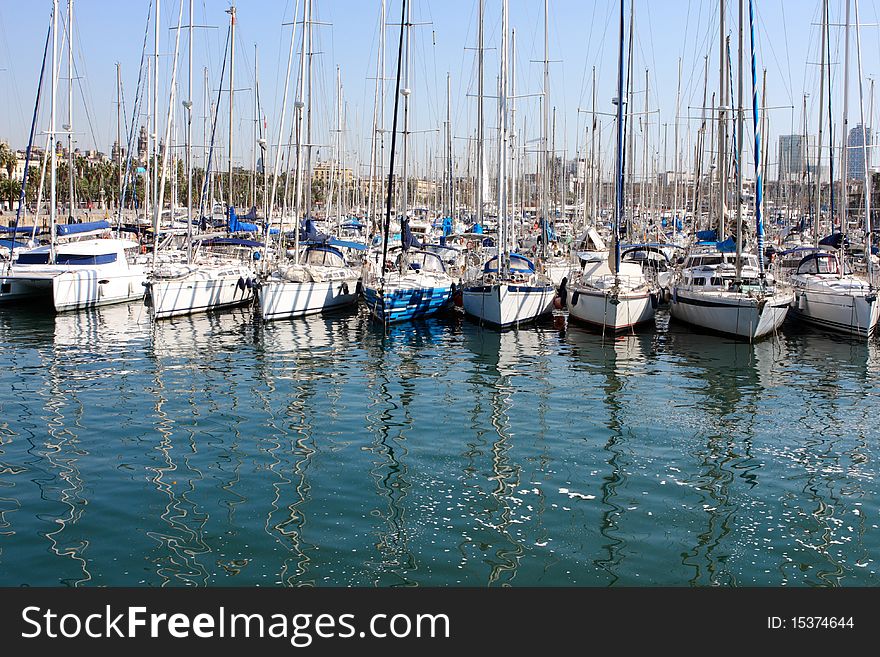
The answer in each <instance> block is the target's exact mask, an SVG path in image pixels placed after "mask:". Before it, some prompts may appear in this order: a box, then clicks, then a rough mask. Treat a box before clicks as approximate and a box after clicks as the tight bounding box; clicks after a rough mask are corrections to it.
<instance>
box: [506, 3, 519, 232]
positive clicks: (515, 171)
mask: <svg viewBox="0 0 880 657" xmlns="http://www.w3.org/2000/svg"><path fill="white" fill-rule="evenodd" d="M509 20H510V19H509V18H508V21H509ZM507 132H508V135H509V140H510V146H509V149H508V150H509V151H510V160H511V166H510V179H511V180H510V195H509V198H510V206H511V207H510V213H511V222H510V223H509V224H508V229H509V231H510V235H509V236H508V243H509V244H512V245H513V244H516V222H515V221H513V220H512V219H513V217H519V216H520V214H519V213H517V210H516V200H517V180H518V179H519V157H518V153H517V139H516V29H513V30H511V33H510V125H509V126H508V131H507Z"/></svg>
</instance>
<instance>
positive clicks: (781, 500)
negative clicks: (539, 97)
mask: <svg viewBox="0 0 880 657" xmlns="http://www.w3.org/2000/svg"><path fill="white" fill-rule="evenodd" d="M0 346H2V352H0V353H2V354H3V358H4V361H5V366H4V367H3V368H2V369H0V386H2V388H3V390H4V394H3V396H2V398H0V584H2V585H7V586H19V585H64V586H103V585H112V586H122V585H131V586H218V585H232V586H236V585H249V586H250V585H263V586H322V585H323V586H326V585H354V586H426V585H451V586H455V585H473V586H525V585H548V586H568V585H589V586H608V585H615V586H641V585H663V584H668V585H684V586H687V585H692V586H705V585H730V586H737V585H756V584H758V585H770V586H778V585H795V586H845V585H878V584H880V578H878V575H877V564H876V562H875V556H874V555H876V554H877V553H878V549H880V530H878V521H877V517H876V509H877V508H878V506H880V505H878V499H877V498H878V494H877V485H876V482H877V475H878V473H877V468H876V465H875V463H876V462H877V456H878V455H877V449H878V448H877V445H878V440H877V438H878V431H877V429H876V417H877V409H878V403H877V390H878V376H880V375H878V364H880V358H878V345H877V342H876V341H873V340H872V341H868V342H853V341H849V340H847V339H842V338H832V337H828V336H825V335H822V334H820V333H817V332H813V331H809V330H803V329H799V328H797V327H791V328H790V327H788V326H786V327H785V330H784V332H783V333H782V334H780V335H779V337H778V338H774V339H771V340H767V341H764V342H762V343H759V344H757V345H748V344H742V343H738V342H734V341H729V340H725V339H723V338H717V337H709V336H704V335H701V334H699V333H696V332H689V331H688V330H686V329H682V328H680V327H678V326H676V325H674V324H673V325H672V326H671V327H670V326H669V325H668V323H667V322H666V321H665V317H664V316H663V315H662V313H661V314H659V315H658V322H657V329H656V330H654V329H653V328H652V329H650V330H647V329H646V330H644V331H640V332H638V333H635V334H632V333H630V334H626V335H623V336H618V337H616V338H614V339H610V338H608V337H606V338H604V339H603V337H602V336H601V335H598V334H596V333H591V332H589V331H586V330H581V329H580V328H578V327H577V326H569V327H568V328H567V330H565V331H562V332H560V331H559V330H558V328H557V327H554V325H553V324H552V322H551V321H549V320H548V321H546V322H541V323H539V324H538V325H537V326H535V327H530V328H528V329H522V330H514V331H506V332H497V331H493V330H488V329H481V328H480V327H478V326H476V325H474V324H472V323H470V322H466V321H465V322H463V321H461V320H460V319H458V318H456V317H447V318H442V317H438V318H436V319H432V320H429V321H423V322H414V323H412V324H409V325H406V326H403V325H401V326H395V327H391V328H390V329H389V330H388V332H387V333H386V332H385V331H383V330H382V327H380V326H377V325H376V324H375V323H372V322H370V320H369V318H368V316H367V315H366V313H365V312H364V311H363V310H357V309H353V310H351V311H346V312H342V313H340V314H328V315H325V316H318V317H309V318H301V319H297V320H290V321H280V322H275V323H272V324H270V325H262V324H261V323H259V322H255V321H254V319H253V315H252V313H251V311H250V310H249V309H243V310H239V311H235V312H230V313H223V314H207V315H203V316H198V317H190V318H183V319H180V320H172V321H169V322H164V323H161V324H157V325H155V326H154V325H152V324H151V323H150V322H149V318H148V317H146V316H145V315H144V314H143V309H142V307H141V306H140V305H138V304H131V305H129V306H126V305H122V306H115V307H108V308H101V309H97V310H95V311H91V312H85V313H78V314H71V315H58V316H55V317H52V316H45V315H34V314H31V313H28V312H27V311H26V310H24V309H20V308H18V309H13V308H3V309H0Z"/></svg>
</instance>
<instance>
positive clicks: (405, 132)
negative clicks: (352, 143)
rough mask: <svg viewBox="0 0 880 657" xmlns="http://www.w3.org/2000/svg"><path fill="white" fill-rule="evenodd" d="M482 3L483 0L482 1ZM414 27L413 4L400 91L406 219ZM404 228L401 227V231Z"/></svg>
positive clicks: (408, 12) (402, 202)
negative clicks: (401, 100)
mask: <svg viewBox="0 0 880 657" xmlns="http://www.w3.org/2000/svg"><path fill="white" fill-rule="evenodd" d="M480 2H482V0H480ZM411 25H412V3H407V5H406V22H405V25H404V29H405V30H406V53H405V56H404V61H403V79H404V87H403V89H401V90H400V93H401V94H402V95H403V152H402V153H401V157H402V159H403V162H402V164H403V173H402V181H403V188H402V190H401V193H400V215H401V217H406V208H407V205H408V204H409V185H408V184H407V164H408V160H409V157H408V151H409V95H410V93H412V89H411V88H410V86H409V58H410V53H411V43H410V26H411ZM402 229H403V226H401V230H402Z"/></svg>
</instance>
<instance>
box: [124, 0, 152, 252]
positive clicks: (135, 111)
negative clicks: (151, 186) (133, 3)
mask: <svg viewBox="0 0 880 657" xmlns="http://www.w3.org/2000/svg"><path fill="white" fill-rule="evenodd" d="M152 11H153V0H150V2H149V3H148V5H147V20H146V21H145V22H144V43H143V45H142V46H141V62H140V66H139V67H138V81H137V86H136V87H135V94H134V107H133V108H132V112H131V125H130V126H129V131H128V140H127V142H126V147H125V148H126V150H125V169H124V170H123V174H122V179H123V180H124V181H125V184H123V185H122V195H121V198H120V199H119V214H118V219H117V237H118V236H119V227H121V226H122V210H123V208H124V207H125V195H126V193H127V192H128V180H129V175H130V174H131V152H132V144H133V143H134V133H135V126H137V117H138V116H139V114H140V110H141V102H143V95H142V92H143V90H144V89H143V87H141V83H142V82H143V83H146V80H145V78H144V62H145V61H146V57H147V39H148V37H149V35H150V15H151V13H152ZM120 145H121V144H120ZM134 184H135V193H134V201H135V203H137V179H135V181H134ZM144 193H145V194H146V190H145V191H144Z"/></svg>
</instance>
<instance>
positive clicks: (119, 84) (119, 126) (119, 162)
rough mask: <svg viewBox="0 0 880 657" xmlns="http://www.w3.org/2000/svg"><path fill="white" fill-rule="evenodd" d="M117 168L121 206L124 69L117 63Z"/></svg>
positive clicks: (118, 201) (118, 198)
mask: <svg viewBox="0 0 880 657" xmlns="http://www.w3.org/2000/svg"><path fill="white" fill-rule="evenodd" d="M116 166H117V169H118V171H119V196H118V197H117V201H116V203H117V205H119V203H121V202H122V67H121V65H120V64H119V62H117V63H116ZM120 223H121V222H120Z"/></svg>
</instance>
